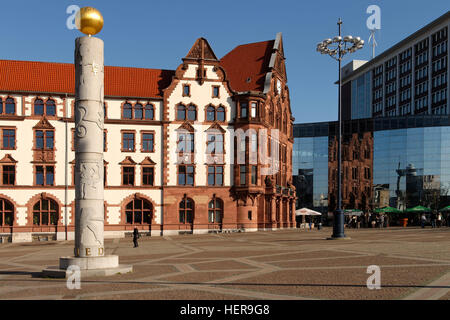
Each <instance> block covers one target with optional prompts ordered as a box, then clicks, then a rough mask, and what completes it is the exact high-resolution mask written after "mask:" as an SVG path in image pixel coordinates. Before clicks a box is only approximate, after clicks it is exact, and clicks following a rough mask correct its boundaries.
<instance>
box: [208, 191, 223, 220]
mask: <svg viewBox="0 0 450 320" xmlns="http://www.w3.org/2000/svg"><path fill="white" fill-rule="evenodd" d="M222 218H223V201H222V200H221V199H219V198H216V197H214V198H213V199H212V200H211V201H210V202H209V204H208V222H209V223H222Z"/></svg>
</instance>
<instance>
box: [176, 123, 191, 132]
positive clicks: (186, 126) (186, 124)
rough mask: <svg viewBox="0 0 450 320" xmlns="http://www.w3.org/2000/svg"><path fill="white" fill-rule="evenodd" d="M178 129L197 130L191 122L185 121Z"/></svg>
mask: <svg viewBox="0 0 450 320" xmlns="http://www.w3.org/2000/svg"><path fill="white" fill-rule="evenodd" d="M176 131H189V132H195V129H194V127H193V126H192V125H191V124H190V123H189V122H184V123H183V124H182V125H181V126H179V127H178V128H177V129H176Z"/></svg>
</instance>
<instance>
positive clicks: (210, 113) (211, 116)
mask: <svg viewBox="0 0 450 320" xmlns="http://www.w3.org/2000/svg"><path fill="white" fill-rule="evenodd" d="M214 120H216V109H215V108H214V107H213V106H209V107H208V108H207V109H206V121H214Z"/></svg>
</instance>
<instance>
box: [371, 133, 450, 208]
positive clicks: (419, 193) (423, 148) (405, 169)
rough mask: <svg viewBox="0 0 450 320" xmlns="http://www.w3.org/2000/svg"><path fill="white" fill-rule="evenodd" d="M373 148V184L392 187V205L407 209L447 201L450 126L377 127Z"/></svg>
mask: <svg viewBox="0 0 450 320" xmlns="http://www.w3.org/2000/svg"><path fill="white" fill-rule="evenodd" d="M373 152H374V153H373V155H374V156H373V184H374V186H377V187H378V190H386V191H387V190H389V205H390V206H393V207H396V208H398V209H400V210H405V209H406V208H411V207H414V206H417V205H423V206H426V207H431V208H435V209H439V208H440V207H441V206H442V207H443V206H445V205H446V203H447V197H448V196H449V191H450V127H422V128H407V129H397V130H383V131H377V132H374V150H373ZM378 190H377V191H378ZM444 204H445V205H444Z"/></svg>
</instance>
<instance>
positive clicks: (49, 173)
mask: <svg viewBox="0 0 450 320" xmlns="http://www.w3.org/2000/svg"><path fill="white" fill-rule="evenodd" d="M54 182H55V167H46V172H45V184H46V185H47V186H53V185H54Z"/></svg>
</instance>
